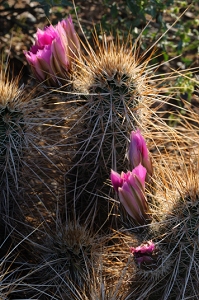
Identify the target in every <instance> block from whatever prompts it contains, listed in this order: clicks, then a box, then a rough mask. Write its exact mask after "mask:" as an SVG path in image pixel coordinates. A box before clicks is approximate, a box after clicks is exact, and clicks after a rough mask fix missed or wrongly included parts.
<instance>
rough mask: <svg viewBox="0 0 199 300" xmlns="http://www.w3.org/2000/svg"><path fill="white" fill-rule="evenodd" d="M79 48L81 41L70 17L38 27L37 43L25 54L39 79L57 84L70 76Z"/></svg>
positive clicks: (49, 83) (50, 83)
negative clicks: (42, 28) (54, 24)
mask: <svg viewBox="0 0 199 300" xmlns="http://www.w3.org/2000/svg"><path fill="white" fill-rule="evenodd" d="M79 49H80V43H79V40H78V37H77V34H76V32H75V29H74V25H73V22H72V19H71V17H69V18H67V19H65V20H62V21H61V22H58V24H57V25H56V26H52V25H50V26H48V27H46V28H45V29H44V30H41V29H38V30H37V33H36V40H35V44H34V45H33V46H32V47H31V48H30V51H24V54H25V56H26V59H27V61H28V63H29V64H30V66H31V69H32V72H33V74H34V75H35V77H36V78H37V79H38V80H39V81H41V82H42V81H45V83H46V84H47V85H57V84H58V82H60V80H61V79H66V78H68V74H69V72H70V70H71V68H72V61H73V60H74V58H75V56H76V55H77V54H78V52H79Z"/></svg>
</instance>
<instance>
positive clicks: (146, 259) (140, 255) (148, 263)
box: [130, 241, 161, 270]
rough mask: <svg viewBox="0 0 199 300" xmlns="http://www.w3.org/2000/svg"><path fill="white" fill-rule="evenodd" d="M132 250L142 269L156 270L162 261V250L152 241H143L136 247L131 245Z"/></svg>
mask: <svg viewBox="0 0 199 300" xmlns="http://www.w3.org/2000/svg"><path fill="white" fill-rule="evenodd" d="M130 251H131V253H132V254H133V256H134V259H135V261H136V263H137V265H138V266H139V267H140V268H141V269H146V270H147V269H148V270H154V269H156V268H157V267H158V265H160V263H161V253H160V250H159V249H158V248H157V247H156V245H155V244H154V243H153V242H152V241H148V242H146V243H143V244H141V245H140V246H138V247H136V248H134V247H131V248H130Z"/></svg>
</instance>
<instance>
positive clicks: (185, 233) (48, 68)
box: [0, 17, 199, 300]
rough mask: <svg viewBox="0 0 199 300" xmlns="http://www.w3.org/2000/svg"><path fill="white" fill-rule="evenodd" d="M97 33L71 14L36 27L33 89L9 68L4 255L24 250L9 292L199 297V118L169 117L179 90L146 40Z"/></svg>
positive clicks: (136, 299) (2, 153)
mask: <svg viewBox="0 0 199 300" xmlns="http://www.w3.org/2000/svg"><path fill="white" fill-rule="evenodd" d="M94 42H95V45H96V48H95V49H92V47H91V46H90V45H89V43H88V44H87V46H85V45H84V44H83V43H82V45H84V47H83V49H82V50H80V44H81V41H79V39H78V37H77V34H76V32H75V30H74V26H73V23H72V19H71V18H70V17H69V19H67V20H63V21H61V22H59V24H58V25H57V26H54V27H53V26H52V25H51V26H49V27H47V28H46V29H45V30H44V31H41V30H38V32H37V35H36V42H35V44H34V46H33V47H32V48H31V50H30V51H26V52H25V56H26V59H27V61H28V63H29V64H30V67H31V70H32V71H33V73H34V76H35V77H36V79H37V81H40V83H39V86H37V88H36V90H37V91H38V92H39V93H40V95H38V96H34V98H33V96H32V95H31V94H30V96H29V97H28V98H26V97H25V96H24V94H23V92H22V90H21V89H20V88H19V87H18V81H17V80H11V81H9V80H8V79H7V78H6V74H5V73H4V72H1V73H0V172H1V173H0V189H1V190H0V200H1V203H0V208H1V215H0V218H1V221H2V228H3V229H4V228H5V230H3V237H2V239H1V245H0V246H1V247H2V249H3V250H2V257H4V259H5V260H6V259H7V258H8V257H9V253H12V252H13V253H15V250H16V249H19V252H18V253H19V255H18V257H17V258H16V263H15V264H13V266H12V263H10V261H9V260H8V269H7V270H9V268H10V270H11V275H12V274H13V276H15V274H17V276H18V277H17V280H14V279H16V278H14V277H12V276H11V275H10V273H9V272H8V271H6V275H5V280H4V276H3V275H2V282H3V283H4V281H5V282H6V284H7V282H9V278H10V276H11V279H10V289H8V290H7V289H6V290H5V288H4V286H3V285H2V287H1V285H0V295H1V294H2V295H1V298H2V299H6V297H7V296H9V297H11V299H13V297H15V293H16V297H15V299H18V298H17V297H21V299H22V298H26V299H34V298H35V297H36V299H37V298H38V299H80V300H94V299H95V300H96V299H104V300H105V299H112V300H113V299H121V300H122V299H123V300H145V299H146V300H147V299H150V300H152V299H154V300H156V299H158V300H159V299H162V300H163V299H164V300H167V299H168V300H174V299H179V300H180V299H181V300H182V299H198V298H199V284H198V282H199V279H198V263H197V258H198V255H199V249H198V236H199V235H198V221H199V190H198V174H197V173H198V162H197V153H196V148H194V147H196V146H198V140H199V139H198V132H197V129H196V128H197V126H198V124H199V119H198V117H197V115H196V114H192V118H194V125H192V124H190V122H189V120H190V117H189V116H188V117H187V118H186V116H182V118H181V116H179V117H180V118H181V119H182V122H181V123H180V126H179V129H178V128H172V127H170V126H168V124H167V122H166V121H165V120H164V112H162V111H160V115H159V108H160V106H161V105H162V104H164V102H166V101H167V100H168V99H169V96H168V94H169V91H170V88H169V87H168V88H167V87H164V83H165V80H166V79H165V77H164V76H162V75H160V76H159V78H158V75H157V76H156V75H154V73H153V72H154V66H150V60H151V57H152V55H153V53H152V54H151V55H149V56H147V53H148V51H146V53H145V54H140V53H139V47H138V43H139V38H138V40H136V41H135V43H134V44H133V45H132V44H131V42H130V37H129V38H128V40H127V42H121V41H119V37H118V39H116V41H113V40H111V41H108V40H107V38H106V36H105V35H103V39H102V41H101V42H100V41H99V40H98V38H97V36H94ZM175 76H176V75H175ZM175 76H173V77H175ZM157 78H158V80H157ZM168 79H172V75H171V76H169V78H167V80H168ZM156 81H157V82H158V83H156ZM41 86H42V88H41ZM47 86H48V88H47ZM52 86H53V88H52V90H51V89H50V87H52ZM54 86H56V87H57V86H58V88H57V89H56V88H55V87H54ZM60 87H61V88H60ZM55 92H56V96H55ZM31 96H32V98H31ZM54 97H55V99H54ZM171 97H173V95H172V96H171ZM190 111H191V110H190ZM27 116H28V118H27ZM161 116H162V117H161ZM190 149H192V151H190ZM189 152H190V153H189ZM188 153H189V156H188V155H187V154H188ZM196 162H197V164H196ZM195 165H196V166H195ZM112 186H113V187H112ZM18 200H20V201H18ZM16 207H19V208H20V213H22V215H23V218H21V217H19V216H17V214H15V215H14V218H13V215H11V214H10V211H11V208H14V209H15V208H16ZM16 211H17V210H16ZM9 219H10V220H11V219H15V220H14V221H15V227H14V226H12V222H9ZM8 224H9V226H8V227H6V226H7V225H8ZM7 231H8V232H9V233H8V237H9V238H8V239H7V238H6V235H7ZM7 240H8V242H6V241H7ZM5 245H6V247H7V251H6V249H4V247H3V246H5ZM30 249H32V250H30ZM9 251H10V252H9ZM7 252H8V253H7ZM3 262H4V260H3ZM2 265H3V264H2ZM18 265H21V266H22V268H21V267H17V266H18ZM6 267H7V266H6ZM15 268H16V269H15ZM0 271H1V270H0ZM7 273H8V275H7ZM8 286H9V284H8ZM13 286H15V287H16V289H14V288H13ZM10 295H11V296H10ZM13 295H14V296H13Z"/></svg>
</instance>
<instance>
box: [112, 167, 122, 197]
mask: <svg viewBox="0 0 199 300" xmlns="http://www.w3.org/2000/svg"><path fill="white" fill-rule="evenodd" d="M110 178H111V182H112V185H113V188H114V190H115V191H116V192H118V188H119V187H121V186H122V184H123V179H122V177H121V176H120V174H118V173H117V172H115V171H113V170H111V176H110Z"/></svg>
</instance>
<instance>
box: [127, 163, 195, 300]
mask: <svg viewBox="0 0 199 300" xmlns="http://www.w3.org/2000/svg"><path fill="white" fill-rule="evenodd" d="M170 159H171V161H172V157H170ZM168 161H169V159H167V168H166V167H164V168H162V175H163V173H165V174H166V175H163V176H160V179H159V184H160V185H159V186H158V189H159V191H158V194H159V202H160V203H159V206H158V209H154V210H153V212H152V215H153V216H154V221H153V222H152V223H151V224H150V225H149V229H148V236H145V237H144V238H145V242H144V243H145V245H146V239H147V240H148V241H149V240H152V241H153V245H154V249H152V251H151V253H150V254H147V255H148V257H147V256H146V254H139V253H138V252H139V251H140V249H141V248H142V245H141V246H140V247H138V248H133V249H132V253H133V256H134V259H135V261H136V262H137V275H136V276H135V277H134V285H133V286H132V290H131V293H130V294H129V296H128V297H127V299H136V300H137V299H139V300H141V299H164V300H167V299H172V300H174V299H197V298H198V297H199V287H198V271H199V268H198V253H199V247H198V222H199V213H198V212H199V201H198V193H199V190H198V174H197V173H198V169H197V167H195V165H194V164H193V163H191V160H190V162H189V166H188V165H186V164H185V163H184V164H183V165H180V166H179V167H178V171H177V170H173V169H172V162H171V163H169V162H168ZM161 178H162V183H160V182H161ZM161 185H162V187H161ZM161 189H162V193H163V194H164V195H165V196H164V197H162V195H163V194H161ZM155 197H156V198H157V197H158V195H156V196H155ZM156 200H157V199H156ZM164 202H165V203H164ZM147 243H149V242H147ZM143 251H144V250H143ZM153 251H154V253H153ZM136 253H138V254H139V255H137V254H136ZM143 253H144V252H143ZM142 257H143V258H142ZM136 283H137V288H138V286H139V292H136V291H135V290H136ZM160 295H161V296H160Z"/></svg>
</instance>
